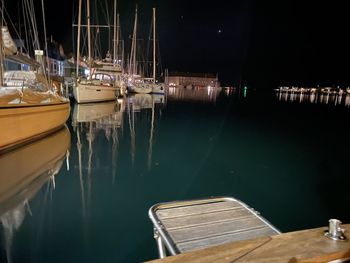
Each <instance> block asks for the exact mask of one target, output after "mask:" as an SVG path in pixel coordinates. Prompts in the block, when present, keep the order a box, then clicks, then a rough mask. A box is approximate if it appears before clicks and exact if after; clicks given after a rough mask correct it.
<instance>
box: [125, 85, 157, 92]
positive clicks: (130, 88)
mask: <svg viewBox="0 0 350 263" xmlns="http://www.w3.org/2000/svg"><path fill="white" fill-rule="evenodd" d="M128 92H130V93H140V94H149V93H152V87H151V86H147V85H139V86H128Z"/></svg>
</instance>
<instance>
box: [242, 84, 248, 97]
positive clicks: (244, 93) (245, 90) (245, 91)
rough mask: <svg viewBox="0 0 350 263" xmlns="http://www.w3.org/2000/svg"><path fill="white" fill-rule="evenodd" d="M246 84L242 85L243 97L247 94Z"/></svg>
mask: <svg viewBox="0 0 350 263" xmlns="http://www.w3.org/2000/svg"><path fill="white" fill-rule="evenodd" d="M247 89H248V88H247V86H244V92H243V97H244V98H245V97H246V96H247Z"/></svg>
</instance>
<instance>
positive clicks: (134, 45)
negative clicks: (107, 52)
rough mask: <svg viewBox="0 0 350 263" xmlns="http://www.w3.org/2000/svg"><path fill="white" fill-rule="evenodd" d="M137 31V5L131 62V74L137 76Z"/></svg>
mask: <svg viewBox="0 0 350 263" xmlns="http://www.w3.org/2000/svg"><path fill="white" fill-rule="evenodd" d="M136 31H137V5H136V10H135V22H134V31H133V34H132V42H131V52H130V60H129V74H131V75H134V74H136Z"/></svg>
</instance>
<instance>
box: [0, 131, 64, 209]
mask: <svg viewBox="0 0 350 263" xmlns="http://www.w3.org/2000/svg"><path fill="white" fill-rule="evenodd" d="M69 148H70V132H69V130H68V128H67V127H64V128H62V129H60V130H59V131H57V132H55V133H53V134H51V135H49V136H46V137H44V138H42V139H40V140H37V141H35V142H32V143H30V144H27V145H24V146H22V147H19V148H17V149H14V150H12V151H9V152H7V153H5V154H4V155H2V156H0V167H1V174H0V215H1V214H3V213H4V212H6V211H8V210H10V209H11V208H12V207H16V203H19V202H20V200H22V201H23V199H26V200H29V199H30V197H32V196H33V195H34V194H35V193H36V192H37V190H38V189H40V187H41V186H42V184H43V183H44V182H45V181H47V180H48V176H50V175H52V174H54V172H55V171H56V172H57V170H58V169H59V168H60V167H61V165H62V162H63V160H64V157H65V155H66V153H67V151H68V150H69ZM34 186H35V187H34ZM19 199H20V200H19Z"/></svg>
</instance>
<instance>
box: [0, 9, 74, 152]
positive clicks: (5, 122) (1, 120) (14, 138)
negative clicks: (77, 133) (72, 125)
mask: <svg viewBox="0 0 350 263" xmlns="http://www.w3.org/2000/svg"><path fill="white" fill-rule="evenodd" d="M2 8H4V6H3V5H2ZM4 13H5V12H4V10H1V14H4ZM1 21H2V22H3V21H4V20H3V19H1ZM31 21H32V23H33V21H35V17H34V15H33V19H32V20H31ZM44 22H45V21H44ZM31 26H33V25H31ZM33 28H35V27H34V26H33ZM32 32H33V34H34V35H35V37H37V32H36V31H35V30H34V31H32ZM35 44H36V46H35V48H37V49H38V47H39V44H38V43H35ZM0 50H1V51H0V127H1V136H0V151H2V150H8V149H10V148H12V147H15V146H18V145H19V144H21V143H24V142H27V141H29V140H32V139H35V138H38V137H42V136H44V135H46V134H47V133H50V132H53V131H54V130H57V129H59V128H60V127H62V126H63V125H64V123H65V122H66V120H67V119H68V117H69V113H70V104H69V100H68V99H67V98H64V97H61V96H60V95H59V94H57V93H56V92H55V91H54V89H53V88H52V83H51V81H50V80H49V79H48V78H47V74H46V72H45V71H44V70H43V68H44V67H43V66H41V68H39V69H37V70H36V71H34V70H31V71H6V69H5V66H4V60H5V59H10V58H12V57H16V58H17V59H21V57H22V58H23V57H25V58H26V59H25V61H24V62H21V63H22V64H26V63H30V61H31V60H33V59H30V58H29V57H26V56H24V55H19V54H20V52H18V51H17V46H16V45H15V43H14V41H13V40H12V38H11V35H10V33H9V31H8V28H7V26H5V25H3V24H2V25H1V33H0ZM40 53H41V52H40ZM42 53H43V52H42ZM36 64H37V65H35V66H38V65H39V63H36Z"/></svg>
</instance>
